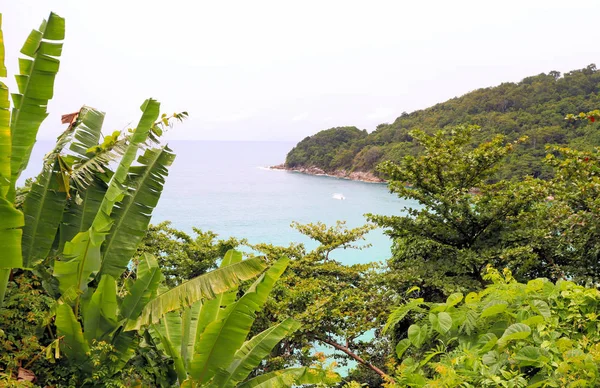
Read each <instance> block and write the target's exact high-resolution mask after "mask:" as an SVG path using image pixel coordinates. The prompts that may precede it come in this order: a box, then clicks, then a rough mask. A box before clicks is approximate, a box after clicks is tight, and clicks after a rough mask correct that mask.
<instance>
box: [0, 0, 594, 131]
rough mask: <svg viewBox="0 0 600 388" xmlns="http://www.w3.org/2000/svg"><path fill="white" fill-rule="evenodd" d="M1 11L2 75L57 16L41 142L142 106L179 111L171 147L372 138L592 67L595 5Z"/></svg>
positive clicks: (121, 122)
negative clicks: (474, 94) (57, 62)
mask: <svg viewBox="0 0 600 388" xmlns="http://www.w3.org/2000/svg"><path fill="white" fill-rule="evenodd" d="M0 4H1V7H0V12H2V13H3V30H4V36H5V44H6V52H7V63H6V65H7V67H8V70H9V75H10V74H14V73H15V72H16V70H17V52H18V50H19V49H20V48H21V45H22V43H23V41H24V39H25V38H26V37H27V34H28V33H29V30H30V29H31V28H33V27H37V26H38V25H39V23H40V21H41V20H42V19H43V18H44V17H46V16H47V14H48V12H49V11H51V10H52V11H54V12H56V13H58V14H59V15H61V16H63V17H65V18H66V23H67V36H66V40H65V47H64V51H63V56H62V59H61V69H60V72H59V75H58V78H57V83H56V86H55V97H54V99H53V100H52V102H51V105H50V112H51V115H50V117H49V118H48V119H47V120H46V122H45V123H44V125H43V127H42V129H41V132H40V137H42V138H52V137H55V136H56V135H57V134H58V133H59V132H60V130H61V125H60V121H59V117H60V115H61V114H63V113H69V112H73V111H76V110H77V109H78V108H79V107H80V106H81V105H82V104H87V105H90V106H93V107H95V108H98V109H101V110H103V111H106V112H107V119H106V121H105V124H106V126H105V129H106V130H107V131H108V130H113V129H121V128H123V127H126V126H127V125H128V124H129V123H132V122H133V123H135V122H137V119H138V118H139V112H140V111H139V106H140V105H141V103H142V102H143V100H144V99H145V98H147V97H153V98H156V99H158V100H159V101H161V102H162V106H163V108H164V110H165V111H167V112H169V113H170V112H172V111H182V110H187V111H188V112H189V113H190V119H189V120H188V122H187V123H185V124H184V125H180V126H178V127H177V128H176V129H174V130H173V131H172V132H171V133H170V134H169V137H170V138H173V139H175V138H176V139H203V140H300V139H302V138H304V137H305V136H307V135H311V134H314V133H316V132H318V131H319V130H321V129H326V128H330V127H333V126H341V125H356V126H358V127H359V128H366V129H368V130H369V131H371V130H373V129H374V128H375V126H376V125H377V124H379V123H382V122H391V121H393V120H394V119H395V118H396V117H397V116H399V115H400V113H402V112H403V111H407V112H410V111H413V110H415V109H421V108H425V107H427V106H430V105H432V104H435V103H437V102H441V101H444V100H447V99H448V98H452V97H455V96H459V95H462V94H464V93H466V92H468V91H470V90H473V89H477V88H480V87H486V86H493V85H497V84H499V83H501V82H503V81H519V80H521V79H522V78H523V77H526V76H529V75H534V74H539V73H541V72H548V71H550V70H558V71H561V72H565V71H569V70H573V69H579V68H583V67H585V66H587V65H588V64H590V63H597V62H600V61H598V56H599V54H600V51H599V50H598V45H597V44H596V38H597V36H598V32H597V29H598V27H597V23H596V19H597V18H596V16H594V15H598V14H600V1H598V0H594V1H573V0H572V1H564V0H563V1H554V0H543V1H537V0H520V1H513V0H504V1H493V2H492V1H483V0H478V1H461V0H455V1H447V0H443V1H423V0H413V1H407V0H395V1H376V0H370V1H366V0H365V1H349V0H344V1H329V0H320V1H310V0H303V1H285V0H276V1H260V0H251V1H248V0H245V1H224V0H223V1H191V0H190V1H180V0H178V1H176V0H169V1H165V0H162V1H150V0H143V1H142V0H135V1H134V0H120V1H113V0H95V1H91V0H87V1H83V0H60V1H59V0H56V1H54V0H35V1H34V0H0ZM599 64H600V63H599ZM13 85H14V81H13V77H10V78H9V86H11V87H13ZM13 90H16V88H13Z"/></svg>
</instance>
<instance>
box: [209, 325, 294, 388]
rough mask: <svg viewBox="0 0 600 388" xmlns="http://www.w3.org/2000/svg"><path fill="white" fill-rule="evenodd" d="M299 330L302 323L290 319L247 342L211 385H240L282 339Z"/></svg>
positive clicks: (219, 372)
mask: <svg viewBox="0 0 600 388" xmlns="http://www.w3.org/2000/svg"><path fill="white" fill-rule="evenodd" d="M299 328H300V323H298V322H296V321H294V320H293V319H290V318H288V319H286V320H285V321H283V322H281V323H280V324H278V325H276V326H273V327H270V328H268V329H267V330H265V331H263V332H262V333H260V334H257V335H256V336H254V337H253V338H252V339H251V340H249V341H246V342H245V343H244V345H243V346H242V347H241V348H240V349H239V350H238V351H237V352H236V353H235V356H234V358H233V362H232V363H231V364H230V365H229V367H228V368H227V369H226V370H225V369H220V370H219V371H218V372H217V375H216V376H215V378H214V379H213V381H212V382H211V385H212V386H215V387H220V388H225V387H235V386H236V385H237V384H238V383H240V382H242V381H244V380H246V378H247V377H248V375H249V374H250V373H251V372H252V371H253V370H254V369H255V368H256V367H257V366H258V365H260V363H261V362H262V361H263V359H264V358H265V357H267V356H268V355H269V354H270V353H271V351H272V350H273V348H274V347H275V346H276V345H277V344H278V343H279V342H280V341H281V340H282V339H284V338H285V337H287V336H288V335H290V334H291V333H293V332H295V331H296V330H298V329H299Z"/></svg>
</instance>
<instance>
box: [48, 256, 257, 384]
mask: <svg viewBox="0 0 600 388" xmlns="http://www.w3.org/2000/svg"><path fill="white" fill-rule="evenodd" d="M265 267H266V263H265V262H264V261H263V260H262V259H261V258H252V259H248V260H244V261H240V262H237V263H232V264H231V265H228V266H226V267H222V268H219V269H217V270H215V271H212V272H209V273H207V274H204V275H200V276H198V277H196V278H194V279H191V280H189V281H187V282H185V283H182V284H181V285H179V286H177V287H175V288H172V289H170V290H166V291H163V292H161V291H160V289H159V286H160V285H161V282H162V280H163V275H162V273H161V271H160V268H159V266H158V263H157V261H156V259H155V258H154V257H153V256H152V255H149V254H145V255H144V256H143V257H141V258H139V264H138V265H137V270H136V274H135V277H136V280H135V281H133V282H131V283H130V284H127V287H126V292H125V295H124V296H123V297H120V295H119V294H120V293H119V291H118V288H117V287H118V284H117V280H116V279H115V278H114V277H113V276H112V275H110V274H104V275H102V277H101V279H100V282H99V283H98V286H97V287H96V289H95V291H94V292H93V294H92V295H91V297H90V298H89V300H85V302H84V304H83V309H82V310H83V311H82V314H81V315H82V321H83V326H82V325H81V324H80V323H79V320H78V319H77V316H76V315H75V313H74V311H73V309H72V308H71V306H70V305H69V304H68V303H62V304H60V305H59V306H58V307H57V310H56V321H55V323H56V328H57V335H58V338H62V341H61V343H60V348H61V350H62V352H63V353H64V354H65V355H66V357H67V358H68V359H70V360H72V361H74V362H75V363H76V365H78V368H79V369H80V371H81V373H82V374H83V375H90V374H92V373H93V372H94V365H93V363H92V362H91V361H90V359H89V356H88V352H89V351H90V348H91V347H92V346H93V344H94V343H95V342H100V341H104V342H106V343H109V344H111V345H112V346H114V348H115V349H116V350H117V352H118V353H117V354H118V360H116V361H112V364H113V372H114V373H118V372H119V371H120V370H121V368H123V366H124V365H125V364H126V363H127V362H128V361H129V359H130V358H131V357H132V355H133V353H134V351H135V348H136V346H137V345H138V344H137V340H138V338H139V337H138V336H137V335H136V334H137V329H138V327H139V328H145V327H148V326H149V325H152V324H155V323H157V322H158V320H159V318H160V317H161V316H162V315H161V313H158V314H157V315H155V314H156V308H155V307H153V306H155V305H160V306H163V307H161V308H162V309H166V310H169V309H175V308H180V306H181V305H184V306H186V305H187V303H193V302H194V299H195V298H196V297H198V295H202V296H203V297H204V298H206V299H208V298H209V297H210V296H211V295H213V296H216V295H217V294H218V293H220V292H223V291H225V290H229V289H230V288H232V287H235V286H234V285H237V284H239V283H240V282H241V281H244V280H248V279H251V278H253V277H255V276H256V275H257V274H259V273H260V272H262V271H263V270H264V269H265ZM194 290H204V291H203V292H202V293H196V296H194V295H193V294H194V292H193V291H194ZM188 292H190V293H191V294H192V295H190V294H189V293H188ZM181 295H186V296H187V298H188V299H187V301H186V300H181V299H180V296H181ZM165 306H170V307H165ZM107 362H109V361H108V360H107Z"/></svg>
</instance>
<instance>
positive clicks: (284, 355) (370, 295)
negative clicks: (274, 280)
mask: <svg viewBox="0 0 600 388" xmlns="http://www.w3.org/2000/svg"><path fill="white" fill-rule="evenodd" d="M292 227H294V228H296V229H297V230H298V231H299V232H300V233H302V234H304V235H307V236H309V237H310V238H311V239H313V240H315V241H318V242H319V243H320V245H318V246H317V247H316V248H315V249H314V250H312V251H310V252H306V249H305V247H304V245H302V244H298V245H292V246H290V247H285V248H284V247H274V246H272V245H270V244H258V245H253V246H252V248H253V249H255V250H257V251H259V252H261V253H264V254H266V255H267V257H268V258H269V260H275V259H276V258H277V257H279V256H282V255H285V256H288V257H290V258H291V261H290V264H289V266H288V269H287V270H286V272H285V273H284V274H283V275H282V277H281V281H280V282H278V284H277V285H276V286H275V288H274V290H273V293H272V297H271V298H270V300H269V301H268V302H267V304H266V306H265V309H264V312H263V313H262V314H261V315H260V316H259V318H258V319H257V325H256V327H255V328H254V329H253V333H254V332H258V331H262V330H265V329H266V328H268V327H270V326H271V325H272V324H276V323H280V322H284V321H285V320H286V319H289V318H291V319H294V320H296V321H298V322H300V324H301V327H300V329H299V330H298V331H296V332H295V333H294V335H293V336H291V337H289V338H286V339H284V340H283V341H282V343H281V345H280V346H279V347H278V348H276V349H274V351H273V353H272V354H271V357H270V359H269V362H268V363H267V364H266V365H265V366H264V368H263V369H262V370H263V371H264V370H268V369H271V368H280V367H283V366H290V365H295V364H296V365H297V364H300V365H310V364H311V363H313V362H314V361H315V359H316V358H318V357H319V355H314V354H312V353H311V349H313V348H314V346H315V345H317V344H318V345H320V346H326V347H327V348H329V349H331V350H334V351H335V353H334V358H335V359H336V360H337V361H339V362H340V363H341V364H349V363H352V364H354V365H356V367H355V368H356V369H360V371H361V373H362V378H363V380H361V381H364V382H366V381H370V382H372V383H373V386H377V385H379V384H380V383H381V382H382V376H383V375H385V371H384V363H385V361H384V356H385V354H387V351H388V349H387V341H386V340H385V338H377V337H378V334H379V333H378V329H379V328H380V322H381V319H383V318H384V317H385V316H386V315H387V313H388V312H389V310H388V307H389V305H390V304H391V302H390V297H391V295H390V294H389V293H386V290H385V285H384V283H383V280H384V279H383V278H382V276H381V271H382V268H381V266H380V265H379V264H377V263H371V264H355V265H344V264H342V263H341V262H339V261H338V260H335V258H334V253H335V250H336V249H348V248H352V249H360V248H362V246H361V245H359V244H357V241H359V240H362V239H364V235H365V234H366V233H368V232H369V231H370V230H372V229H373V225H364V226H361V227H358V228H351V229H348V228H346V227H345V224H344V223H343V222H337V223H336V225H335V226H332V227H327V226H326V225H325V224H323V223H316V224H307V225H302V224H298V223H293V224H292Z"/></svg>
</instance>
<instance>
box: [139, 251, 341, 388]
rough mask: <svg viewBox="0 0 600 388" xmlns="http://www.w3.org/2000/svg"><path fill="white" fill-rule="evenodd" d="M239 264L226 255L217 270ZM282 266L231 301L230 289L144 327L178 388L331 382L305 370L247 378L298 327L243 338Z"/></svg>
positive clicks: (324, 374)
mask: <svg viewBox="0 0 600 388" xmlns="http://www.w3.org/2000/svg"><path fill="white" fill-rule="evenodd" d="M241 260H242V254H241V253H240V252H237V251H229V252H228V253H227V254H226V255H225V257H224V259H223V262H222V263H221V268H227V267H228V266H231V265H236V263H240V262H242V261H241ZM288 262H289V259H287V258H282V259H280V260H278V261H277V262H275V263H274V264H273V265H272V266H271V267H270V268H269V269H268V270H267V271H266V272H265V273H264V274H263V275H261V276H260V277H259V278H258V279H257V280H256V281H255V282H254V283H253V284H252V285H251V286H250V288H249V289H248V290H247V291H246V292H245V293H244V295H243V296H242V297H240V298H239V300H237V301H236V296H237V292H236V291H235V290H234V291H229V292H225V293H222V294H220V295H217V296H216V297H215V298H214V299H211V300H208V301H198V302H195V303H194V304H192V305H191V306H189V307H187V308H185V309H183V311H174V312H170V313H168V314H167V315H165V317H164V318H162V319H161V320H160V322H159V323H158V324H153V325H151V326H150V328H149V333H150V334H151V336H152V337H153V338H154V339H155V341H156V343H158V344H159V347H160V348H161V349H162V350H163V351H164V352H165V353H166V354H167V355H169V356H170V357H171V358H172V359H173V362H174V368H175V371H176V373H177V376H178V380H179V383H180V385H181V386H182V387H215V388H231V387H247V388H249V387H291V386H294V385H302V384H317V383H323V382H325V381H328V380H329V382H335V381H337V378H338V376H337V375H335V374H333V373H332V372H328V371H324V370H322V369H316V368H308V367H300V368H289V369H284V370H278V371H273V372H270V373H267V374H264V375H260V376H258V377H255V378H253V379H249V380H247V378H248V376H249V375H250V373H252V372H253V371H254V369H255V368H256V367H257V366H259V364H260V363H261V362H262V361H263V359H264V358H265V357H266V356H268V355H269V354H270V353H271V351H272V350H273V348H274V347H275V346H276V345H277V344H278V343H279V342H280V341H281V340H282V339H283V338H284V337H286V336H288V335H290V334H292V333H293V332H295V331H296V330H297V329H298V328H299V326H300V324H299V323H298V322H296V321H294V320H292V319H287V320H285V321H283V322H281V323H280V324H278V325H276V326H274V327H271V328H269V329H267V330H265V331H263V332H262V333H260V334H258V335H256V336H254V337H253V338H251V339H250V340H246V339H247V337H248V334H249V332H250V329H251V327H252V324H253V322H254V319H255V318H256V312H257V311H259V310H261V309H262V307H263V306H264V304H265V302H266V301H267V297H268V295H269V293H270V292H271V290H272V288H273V286H274V284H275V282H276V281H277V280H278V279H279V277H280V276H281V275H282V274H283V272H284V271H285V269H286V267H287V265H288Z"/></svg>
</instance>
